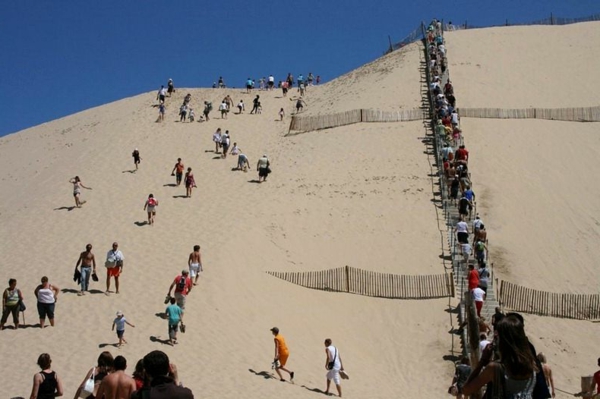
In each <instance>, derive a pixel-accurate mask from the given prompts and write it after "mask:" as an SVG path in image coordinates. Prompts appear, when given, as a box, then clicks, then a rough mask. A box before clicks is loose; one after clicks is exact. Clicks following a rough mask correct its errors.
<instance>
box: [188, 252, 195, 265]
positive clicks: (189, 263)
mask: <svg viewBox="0 0 600 399" xmlns="http://www.w3.org/2000/svg"><path fill="white" fill-rule="evenodd" d="M193 255H194V253H193V252H192V253H191V254H190V256H189V257H188V267H190V266H191V265H192V256H193Z"/></svg>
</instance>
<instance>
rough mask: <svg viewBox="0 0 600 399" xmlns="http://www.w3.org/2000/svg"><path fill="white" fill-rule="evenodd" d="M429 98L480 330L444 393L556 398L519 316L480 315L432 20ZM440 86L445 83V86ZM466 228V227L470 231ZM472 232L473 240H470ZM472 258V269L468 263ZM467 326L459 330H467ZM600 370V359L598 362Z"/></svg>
mask: <svg viewBox="0 0 600 399" xmlns="http://www.w3.org/2000/svg"><path fill="white" fill-rule="evenodd" d="M426 42H427V46H428V48H427V51H428V53H429V59H430V62H429V65H428V67H429V68H428V70H429V73H430V76H429V78H430V82H431V83H430V87H429V90H430V94H431V96H430V98H431V99H432V103H433V108H434V115H433V118H434V123H435V125H434V133H435V135H436V139H437V140H438V141H437V142H438V143H441V145H440V146H438V147H440V148H439V151H440V156H441V158H442V162H443V177H444V179H443V180H444V181H445V182H446V185H447V187H446V191H447V192H448V193H449V195H448V201H449V205H450V206H452V205H455V206H456V207H457V210H458V215H459V216H458V221H457V222H456V225H455V229H454V230H455V233H456V240H457V243H458V244H457V246H458V248H459V249H460V255H461V256H462V258H463V260H464V264H465V265H467V268H468V275H467V285H468V294H469V295H471V296H472V299H473V301H474V303H475V308H476V314H477V318H478V320H477V323H478V326H477V327H478V330H479V338H480V341H479V349H480V358H479V360H478V362H477V364H475V365H471V364H470V359H469V357H463V358H462V359H461V361H460V362H459V363H458V364H457V365H456V368H455V374H454V378H453V380H452V385H451V386H450V388H449V389H448V393H450V394H452V395H454V396H457V397H459V398H467V397H469V395H471V394H474V393H476V392H480V390H481V389H482V388H484V387H485V389H486V396H485V397H487V398H517V397H518V398H522V399H545V398H550V397H555V390H556V389H555V386H554V376H553V373H552V369H551V367H550V366H549V365H548V364H547V363H546V356H545V355H544V354H543V353H536V350H535V347H534V346H533V345H532V344H531V342H530V341H529V339H528V338H527V335H526V334H525V325H524V324H525V322H524V319H523V317H522V316H521V315H520V314H518V313H508V314H504V313H503V312H502V310H501V308H499V307H497V308H496V309H495V313H494V315H493V316H492V323H491V324H492V327H490V326H489V325H488V323H487V322H486V320H485V317H484V316H483V315H482V314H481V312H482V308H483V304H484V301H485V299H486V294H487V289H488V284H489V283H490V280H489V279H490V272H489V270H488V267H487V251H488V249H487V231H486V228H485V225H484V223H483V221H482V220H481V218H480V217H479V215H478V214H477V213H475V217H474V218H473V217H472V216H473V211H474V209H476V204H475V198H476V197H475V193H474V192H473V190H472V183H471V176H470V172H469V151H468V150H467V148H466V146H465V144H464V141H463V132H462V129H461V126H460V116H459V109H458V108H457V107H456V102H457V100H456V97H455V94H454V87H453V85H452V82H451V81H450V79H449V78H448V67H447V65H448V63H447V58H446V47H445V42H444V38H443V32H442V24H441V22H440V21H437V20H433V21H432V23H431V24H430V25H429V27H428V29H427V40H426ZM444 81H445V83H444ZM469 224H470V226H469ZM471 233H472V240H469V237H470V235H471ZM471 259H473V260H474V261H475V262H474V263H476V264H477V269H475V264H474V263H473V262H471ZM466 323H467V322H466V321H465V322H464V323H463V325H461V328H462V327H464V326H465V325H466ZM599 366H600V359H599ZM594 381H595V382H594V383H593V385H592V386H591V387H590V389H589V393H590V397H591V395H593V393H591V392H592V391H593V390H594V389H597V393H599V394H600V371H599V372H597V373H596V374H594Z"/></svg>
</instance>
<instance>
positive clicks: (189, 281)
mask: <svg viewBox="0 0 600 399" xmlns="http://www.w3.org/2000/svg"><path fill="white" fill-rule="evenodd" d="M185 283H186V284H187V285H188V292H187V293H188V295H189V294H190V292H192V288H194V284H192V279H191V278H189V277H188V279H187V281H186V282H185Z"/></svg>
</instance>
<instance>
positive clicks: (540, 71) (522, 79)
mask: <svg viewBox="0 0 600 399" xmlns="http://www.w3.org/2000/svg"><path fill="white" fill-rule="evenodd" d="M445 38H446V41H447V43H448V46H447V47H448V58H449V61H450V71H451V79H452V81H453V83H454V85H455V88H456V90H457V93H458V96H457V98H458V102H459V107H461V106H463V107H489V108H529V107H538V108H562V107H591V106H596V105H598V104H600V93H599V92H598V90H592V89H591V88H592V87H598V86H599V85H600V76H598V74H597V73H596V65H598V43H600V22H585V23H581V24H574V25H563V26H513V27H498V28H488V29H473V30H467V31H456V32H448V33H447V34H446V35H445Z"/></svg>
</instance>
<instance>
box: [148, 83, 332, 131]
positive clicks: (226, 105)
mask: <svg viewBox="0 0 600 399" xmlns="http://www.w3.org/2000/svg"><path fill="white" fill-rule="evenodd" d="M320 83H321V76H319V75H317V76H316V77H315V76H314V75H313V74H312V72H309V73H308V76H306V77H304V75H303V74H300V75H298V77H297V78H294V76H293V75H292V74H291V73H288V75H287V77H286V78H285V80H280V81H278V83H277V84H275V78H274V77H273V75H269V77H263V78H260V79H259V80H258V89H257V88H256V80H255V79H253V78H248V79H247V80H246V83H245V88H246V91H245V92H246V94H250V93H252V92H253V91H254V90H258V91H272V90H275V89H276V88H277V89H281V91H282V94H283V97H287V94H288V92H289V90H290V89H291V88H293V87H294V84H296V87H297V92H298V94H299V98H298V99H297V100H296V112H300V111H302V110H303V108H304V105H306V102H305V101H304V95H305V94H306V92H307V91H308V88H309V87H311V86H314V85H318V84H320ZM212 87H213V88H220V89H224V88H226V87H227V86H226V84H225V81H224V80H223V77H222V76H221V77H219V81H218V83H217V82H214V83H213V86H212ZM174 92H175V86H174V83H173V79H169V81H168V83H167V87H166V88H165V86H164V85H162V86H161V87H160V89H159V90H158V92H157V94H156V100H157V101H158V105H157V107H158V118H157V120H156V122H157V123H160V122H163V121H164V120H165V112H166V108H167V105H166V99H167V97H171V96H172V94H173V93H174ZM191 100H192V95H191V94H190V93H188V94H186V96H185V97H184V100H183V103H182V104H181V105H180V106H179V113H178V116H179V122H195V121H196V119H197V120H198V122H208V121H209V120H210V112H211V111H212V110H213V105H212V101H204V102H203V106H202V115H200V117H199V118H196V112H195V111H194V108H193V107H192V105H191ZM252 105H253V107H252V110H251V111H250V114H261V113H262V104H261V102H260V95H257V96H256V97H255V98H254V100H253V103H252ZM236 107H237V109H238V112H237V114H238V115H239V114H242V113H243V112H244V111H245V103H244V100H243V99H240V101H239V102H238V103H237V105H235V103H234V101H233V99H232V98H231V96H230V95H229V94H228V95H226V96H225V97H224V98H223V99H222V100H221V102H220V103H219V108H218V111H219V113H220V114H221V119H227V116H228V114H229V112H231V111H233V110H234V109H235V108H236ZM284 116H285V112H283V108H281V110H280V111H279V117H280V120H283V117H284Z"/></svg>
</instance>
